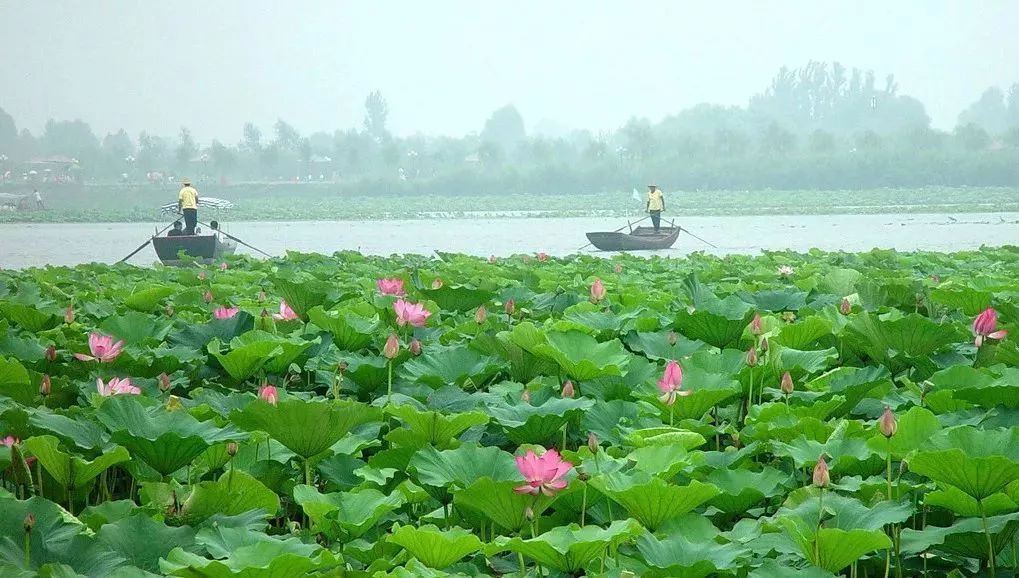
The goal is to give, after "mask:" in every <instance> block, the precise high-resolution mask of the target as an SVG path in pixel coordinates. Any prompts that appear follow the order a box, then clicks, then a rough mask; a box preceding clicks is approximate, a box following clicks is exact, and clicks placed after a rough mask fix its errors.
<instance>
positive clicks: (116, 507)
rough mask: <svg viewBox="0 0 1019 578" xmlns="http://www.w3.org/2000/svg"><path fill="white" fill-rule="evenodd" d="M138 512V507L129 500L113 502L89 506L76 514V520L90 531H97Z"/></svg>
mask: <svg viewBox="0 0 1019 578" xmlns="http://www.w3.org/2000/svg"><path fill="white" fill-rule="evenodd" d="M137 510H138V505H137V504H135V503H134V502H133V501H131V500H113V501H110V502H102V503H100V504H96V505H95V506H89V507H87V508H85V509H84V510H82V511H81V513H80V514H78V519H79V520H81V521H82V522H83V523H84V524H85V525H86V526H88V527H89V528H90V529H92V530H98V529H99V528H101V527H103V526H105V525H106V524H113V523H115V522H118V521H120V520H123V519H124V518H127V517H128V516H130V515H131V514H134V513H135V511H137Z"/></svg>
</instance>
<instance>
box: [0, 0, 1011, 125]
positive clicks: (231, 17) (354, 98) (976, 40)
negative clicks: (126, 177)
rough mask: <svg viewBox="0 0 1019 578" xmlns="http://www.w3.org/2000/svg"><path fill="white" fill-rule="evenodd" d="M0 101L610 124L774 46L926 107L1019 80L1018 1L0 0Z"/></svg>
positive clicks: (134, 112)
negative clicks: (511, 108) (506, 111)
mask: <svg viewBox="0 0 1019 578" xmlns="http://www.w3.org/2000/svg"><path fill="white" fill-rule="evenodd" d="M0 22H2V23H3V24H2V33H0V54H2V55H3V60H2V62H3V64H2V66H0V107H2V108H3V109H5V110H6V111H7V112H9V113H10V114H11V115H13V116H14V118H15V121H16V122H17V123H18V126H19V128H20V127H27V128H29V129H30V130H32V131H33V132H37V131H40V130H41V127H42V125H43V124H44V123H45V122H46V119H48V118H56V119H73V118H81V119H83V120H86V121H88V122H89V123H91V125H92V127H93V130H95V132H96V133H97V134H99V136H100V137H101V136H102V135H103V134H105V133H106V132H108V131H115V130H116V129H119V128H125V129H127V130H128V131H129V132H130V133H131V134H132V136H135V135H136V134H137V132H138V131H140V130H149V131H153V132H157V133H160V134H164V135H170V134H175V133H176V131H177V130H178V129H179V127H180V126H182V125H183V126H187V127H188V128H190V129H191V130H192V131H193V133H194V134H195V135H196V137H197V138H199V139H200V140H203V141H207V140H208V139H211V138H213V137H218V138H220V139H222V140H224V141H226V142H230V143H233V142H236V141H237V140H239V139H240V135H241V127H242V126H243V124H244V123H245V122H246V121H253V122H255V123H256V124H258V125H259V126H261V127H262V129H263V131H264V132H269V130H270V129H271V124H272V123H273V122H274V121H275V120H276V118H277V117H282V118H283V119H285V120H287V121H288V122H290V123H291V124H293V125H294V126H295V127H297V129H298V130H299V131H301V132H302V133H303V134H308V133H310V132H314V131H316V130H323V129H324V130H328V131H330V132H331V131H332V130H333V129H335V128H349V127H352V126H355V125H357V126H359V125H360V122H361V118H362V116H363V103H364V98H365V96H366V95H367V93H368V92H369V91H371V90H373V89H380V90H381V91H382V92H383V94H384V96H385V97H386V99H387V100H388V101H389V108H390V123H391V128H392V129H393V130H394V132H396V133H398V134H404V135H405V134H411V133H415V132H423V133H430V134H451V135H462V134H464V133H466V132H469V131H472V130H479V129H480V127H481V125H482V123H483V122H484V121H485V119H486V118H487V117H488V116H489V114H491V112H492V111H493V110H494V109H496V108H498V107H500V106H502V105H504V104H507V103H513V104H515V105H516V106H517V107H518V109H519V110H520V112H521V114H522V115H523V117H524V120H525V122H526V123H527V125H528V128H533V127H534V126H535V125H536V124H538V123H540V122H542V121H546V122H547V121H553V122H554V123H556V124H558V125H561V126H567V127H572V128H590V129H593V130H601V129H615V128H617V127H619V126H620V125H621V124H623V123H624V122H625V121H626V119H627V118H629V117H630V116H642V117H647V118H650V119H652V120H659V119H661V118H662V117H663V116H666V115H668V114H671V113H674V112H677V111H679V110H681V109H683V108H685V107H688V106H691V105H694V104H697V103H699V102H705V101H707V102H715V103H724V104H739V105H745V104H746V102H747V100H748V99H749V97H750V96H751V95H752V94H754V93H756V92H759V91H761V90H762V89H763V88H764V87H765V86H766V85H767V83H768V82H769V80H770V78H771V77H772V76H773V75H774V74H775V72H776V70H777V69H778V68H779V67H780V66H781V65H783V64H787V65H790V66H794V67H798V66H802V65H803V64H805V63H806V62H807V61H808V60H810V59H815V60H823V61H832V60H838V61H840V62H842V63H843V64H845V65H847V66H850V67H852V66H856V67H859V68H863V69H868V68H871V69H874V70H875V72H876V73H877V75H878V78H883V77H884V75H885V74H886V73H888V72H892V73H894V74H895V75H896V77H897V79H898V81H899V85H900V92H901V93H904V94H909V95H912V96H915V97H917V98H919V99H920V100H922V101H923V102H924V103H925V104H926V105H927V107H928V112H929V114H930V115H931V116H932V117H933V119H934V123H935V125H936V126H939V127H943V128H945V127H951V126H954V123H955V119H956V116H957V115H958V113H959V111H960V110H961V109H962V108H963V107H965V106H966V105H967V104H969V103H970V102H972V101H973V100H975V99H976V98H977V97H978V96H979V95H980V93H981V92H982V91H983V90H984V89H985V88H986V87H987V86H990V85H999V86H1002V87H1006V86H1007V85H1009V84H1011V83H1012V82H1016V81H1019V40H1017V39H1016V29H1017V25H1019V2H1016V1H1012V0H976V1H974V0H960V1H942V0H892V1H887V0H880V1H871V0H864V1H854V2H849V1H818V0H803V1H795V2H794V1H785V2H778V1H764V0H758V1H746V2H739V1H727V2H708V1H705V2H684V1H680V0H662V1H651V0H641V1H629V0H628V1H613V2H604V1H592V0H583V1H564V0H539V1H514V2H509V1H507V2H494V1H482V2H477V1H473V2H468V1H456V2H453V1H442V0H413V1H411V0H407V1H400V2H397V1H369V0H364V1H359V2H345V1H338V0H316V1H311V0H301V1H298V2H280V1H278V0H254V1H253V0H243V1H242V0H216V1H214V2H208V1H207V0H169V1H166V2H156V1H148V0H142V1H138V0H132V1H127V0H124V1H114V0H91V1H88V2H79V1H72V0H59V1H58V0H41V1H32V0H21V1H9V2H3V3H2V4H0Z"/></svg>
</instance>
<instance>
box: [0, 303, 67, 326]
mask: <svg viewBox="0 0 1019 578" xmlns="http://www.w3.org/2000/svg"><path fill="white" fill-rule="evenodd" d="M0 316H3V317H4V318H6V319H8V320H10V322H11V323H13V324H15V325H17V326H19V327H22V328H24V329H25V330H27V331H31V332H32V333H39V332H40V331H45V330H47V329H52V328H54V327H56V326H57V324H59V323H60V317H58V316H57V315H54V314H53V313H49V312H47V311H44V310H43V309H40V308H39V307H33V306H30V305H25V304H22V303H11V302H9V301H0Z"/></svg>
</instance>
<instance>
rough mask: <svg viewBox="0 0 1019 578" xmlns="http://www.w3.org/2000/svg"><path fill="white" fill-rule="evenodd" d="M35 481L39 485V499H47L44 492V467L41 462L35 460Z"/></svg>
mask: <svg viewBox="0 0 1019 578" xmlns="http://www.w3.org/2000/svg"><path fill="white" fill-rule="evenodd" d="M35 481H36V482H37V483H38V484H39V497H40V498H45V497H46V496H44V495H43V491H42V465H41V464H40V463H39V460H35Z"/></svg>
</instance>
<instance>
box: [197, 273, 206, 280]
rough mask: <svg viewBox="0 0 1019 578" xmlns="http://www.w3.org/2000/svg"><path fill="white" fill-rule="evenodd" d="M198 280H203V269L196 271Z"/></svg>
mask: <svg viewBox="0 0 1019 578" xmlns="http://www.w3.org/2000/svg"><path fill="white" fill-rule="evenodd" d="M198 280H199V281H205V271H199V272H198Z"/></svg>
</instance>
